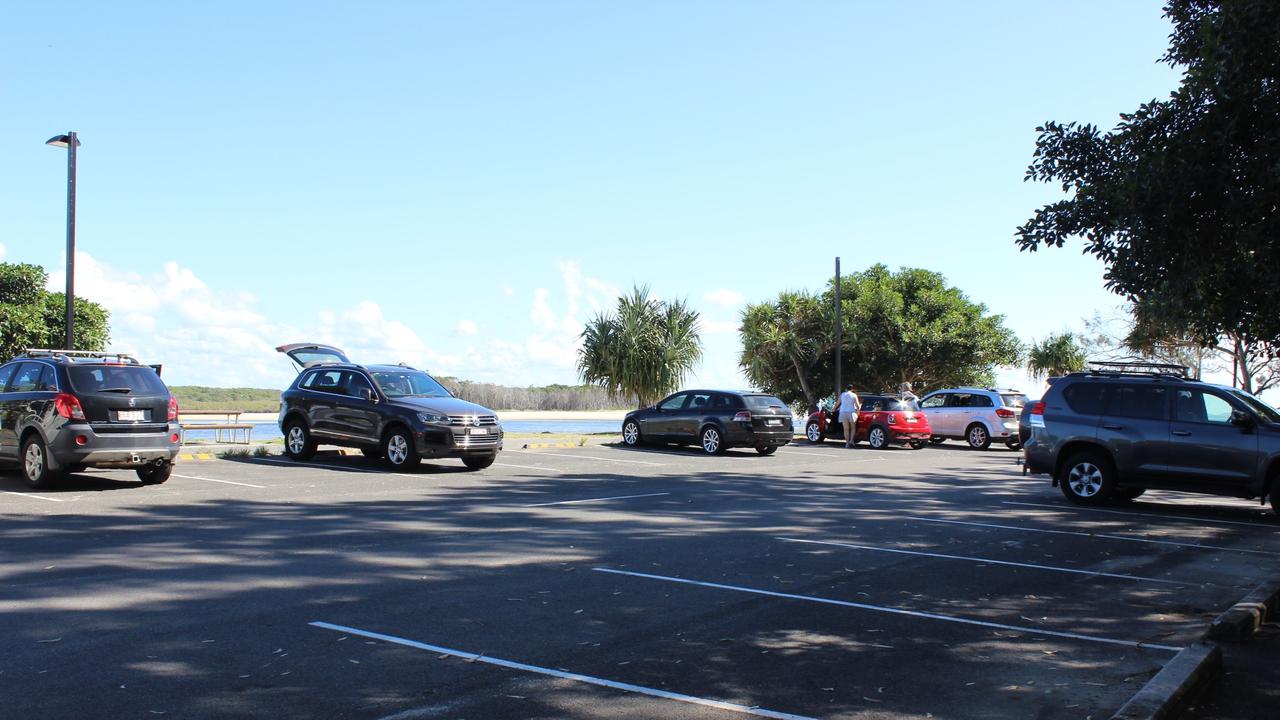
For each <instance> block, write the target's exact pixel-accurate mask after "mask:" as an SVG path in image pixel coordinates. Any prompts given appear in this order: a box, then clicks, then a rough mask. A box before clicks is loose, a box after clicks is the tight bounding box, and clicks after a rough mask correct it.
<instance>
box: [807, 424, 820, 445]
mask: <svg viewBox="0 0 1280 720" xmlns="http://www.w3.org/2000/svg"><path fill="white" fill-rule="evenodd" d="M804 434H805V436H807V437H808V438H809V442H811V443H816V442H820V441H821V440H822V428H820V427H818V423H816V422H814V423H809V426H808V427H806V428H805V429H804Z"/></svg>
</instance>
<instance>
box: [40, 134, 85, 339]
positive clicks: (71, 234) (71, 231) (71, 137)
mask: <svg viewBox="0 0 1280 720" xmlns="http://www.w3.org/2000/svg"><path fill="white" fill-rule="evenodd" d="M45 145H52V146H53V147H59V148H66V149H67V317H66V322H67V349H68V350H75V349H76V346H75V339H74V338H75V334H74V329H75V309H74V303H75V298H76V280H75V278H76V148H78V147H80V141H79V140H78V139H76V134H75V133H74V132H69V133H67V134H66V135H55V136H54V137H51V138H49V140H48V141H47V142H45Z"/></svg>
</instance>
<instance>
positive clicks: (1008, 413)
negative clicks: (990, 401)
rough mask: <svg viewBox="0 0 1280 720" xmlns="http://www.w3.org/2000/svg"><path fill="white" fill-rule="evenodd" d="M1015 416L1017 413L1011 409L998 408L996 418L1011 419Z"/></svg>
mask: <svg viewBox="0 0 1280 720" xmlns="http://www.w3.org/2000/svg"><path fill="white" fill-rule="evenodd" d="M1014 415H1017V413H1015V412H1014V411H1012V410H1010V409H1009V408H996V417H1002V418H1011V417H1013V416H1014Z"/></svg>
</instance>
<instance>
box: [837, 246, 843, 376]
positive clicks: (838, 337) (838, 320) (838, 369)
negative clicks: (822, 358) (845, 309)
mask: <svg viewBox="0 0 1280 720" xmlns="http://www.w3.org/2000/svg"><path fill="white" fill-rule="evenodd" d="M841 344H842V342H841V337H840V258H836V397H840V390H841V388H840V346H841Z"/></svg>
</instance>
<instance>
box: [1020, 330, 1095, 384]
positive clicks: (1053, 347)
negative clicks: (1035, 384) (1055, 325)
mask: <svg viewBox="0 0 1280 720" xmlns="http://www.w3.org/2000/svg"><path fill="white" fill-rule="evenodd" d="M1084 352H1085V351H1084V348H1083V347H1081V345H1080V344H1079V343H1078V342H1076V337H1075V335H1073V334H1072V333H1062V334H1060V335H1050V336H1049V337H1047V338H1045V339H1044V340H1042V341H1041V342H1038V343H1032V345H1031V348H1030V349H1029V350H1028V351H1027V370H1029V371H1030V372H1031V375H1032V377H1034V378H1035V379H1036V380H1044V379H1045V377H1055V376H1061V375H1066V374H1067V373H1071V372H1077V371H1080V370H1083V369H1084V362H1085V356H1084Z"/></svg>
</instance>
